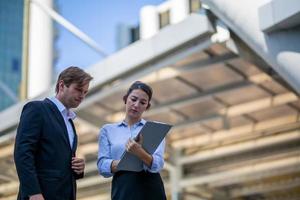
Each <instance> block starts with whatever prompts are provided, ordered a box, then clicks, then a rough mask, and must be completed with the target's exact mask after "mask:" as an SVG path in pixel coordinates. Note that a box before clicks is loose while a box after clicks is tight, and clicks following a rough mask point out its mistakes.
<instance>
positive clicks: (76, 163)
mask: <svg viewBox="0 0 300 200" xmlns="http://www.w3.org/2000/svg"><path fill="white" fill-rule="evenodd" d="M84 167H85V161H84V159H83V158H76V157H73V158H72V169H73V171H74V172H75V173H76V174H82V173H83V172H84Z"/></svg>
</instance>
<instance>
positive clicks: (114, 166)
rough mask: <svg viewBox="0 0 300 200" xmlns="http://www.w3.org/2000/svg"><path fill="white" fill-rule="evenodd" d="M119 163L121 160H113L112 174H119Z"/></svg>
mask: <svg viewBox="0 0 300 200" xmlns="http://www.w3.org/2000/svg"><path fill="white" fill-rule="evenodd" d="M119 162H120V160H113V161H112V163H111V167H110V168H111V172H112V173H115V172H117V167H118V164H119Z"/></svg>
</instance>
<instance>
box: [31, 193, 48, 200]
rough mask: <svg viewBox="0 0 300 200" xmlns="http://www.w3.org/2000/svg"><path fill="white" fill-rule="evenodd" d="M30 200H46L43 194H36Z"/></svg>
mask: <svg viewBox="0 0 300 200" xmlns="http://www.w3.org/2000/svg"><path fill="white" fill-rule="evenodd" d="M29 200H45V199H44V197H43V195H42V194H35V195H32V196H30V197H29Z"/></svg>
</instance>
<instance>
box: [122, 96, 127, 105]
mask: <svg viewBox="0 0 300 200" xmlns="http://www.w3.org/2000/svg"><path fill="white" fill-rule="evenodd" d="M127 97H128V95H124V96H123V101H124V104H126V102H127Z"/></svg>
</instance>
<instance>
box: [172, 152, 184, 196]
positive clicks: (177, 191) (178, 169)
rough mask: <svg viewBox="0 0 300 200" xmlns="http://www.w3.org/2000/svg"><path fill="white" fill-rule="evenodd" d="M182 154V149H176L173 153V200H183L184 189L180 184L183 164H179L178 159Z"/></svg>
mask: <svg viewBox="0 0 300 200" xmlns="http://www.w3.org/2000/svg"><path fill="white" fill-rule="evenodd" d="M180 156H181V150H179V149H176V150H174V152H173V154H172V163H174V168H173V169H172V170H171V171H170V181H171V195H172V200H182V199H183V198H182V189H181V187H180V185H179V183H180V180H181V179H182V165H180V164H178V162H177V160H178V159H179V158H180Z"/></svg>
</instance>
